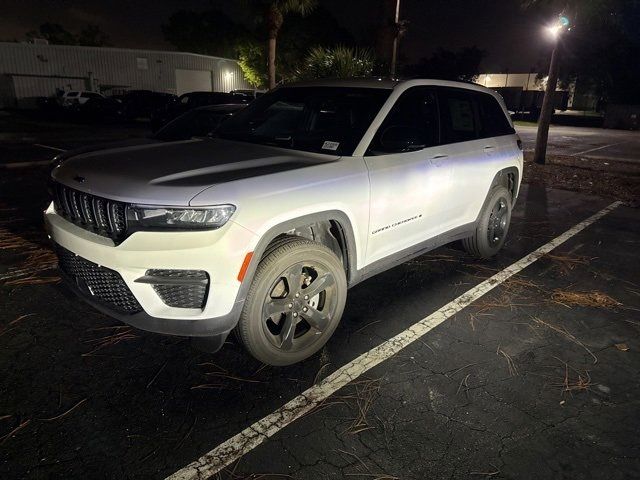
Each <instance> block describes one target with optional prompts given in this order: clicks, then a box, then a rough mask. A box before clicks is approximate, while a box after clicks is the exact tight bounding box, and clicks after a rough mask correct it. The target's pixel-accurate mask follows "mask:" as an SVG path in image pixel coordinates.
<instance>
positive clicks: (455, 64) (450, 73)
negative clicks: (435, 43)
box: [404, 46, 486, 82]
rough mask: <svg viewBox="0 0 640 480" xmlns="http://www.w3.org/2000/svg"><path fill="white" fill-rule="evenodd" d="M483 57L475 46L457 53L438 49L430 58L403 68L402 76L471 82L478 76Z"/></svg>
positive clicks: (483, 54)
mask: <svg viewBox="0 0 640 480" xmlns="http://www.w3.org/2000/svg"><path fill="white" fill-rule="evenodd" d="M485 55H486V53H485V52H484V51H483V50H480V49H479V48H478V47H475V46H473V47H466V48H462V49H460V50H458V51H452V50H445V49H444V48H439V49H438V50H436V51H435V52H434V54H433V55H432V56H431V57H430V58H423V59H421V60H420V62H419V63H417V64H415V65H408V66H407V67H405V69H404V75H405V76H408V77H427V78H439V79H442V80H458V81H464V82H472V81H474V80H475V79H476V78H477V77H478V75H479V74H480V64H481V63H482V60H483V59H484V57H485Z"/></svg>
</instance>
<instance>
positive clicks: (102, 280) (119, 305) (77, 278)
mask: <svg viewBox="0 0 640 480" xmlns="http://www.w3.org/2000/svg"><path fill="white" fill-rule="evenodd" d="M56 254H57V255H58V264H59V267H60V270H62V271H63V272H64V273H65V274H67V276H68V277H69V280H71V281H72V282H75V283H76V285H77V286H78V288H79V290H80V291H82V292H83V293H84V294H85V295H89V296H91V297H92V298H95V299H96V300H97V301H98V302H100V303H102V304H104V305H106V306H108V307H110V308H112V309H114V310H117V311H119V312H123V313H138V312H141V311H142V307H141V306H140V304H139V303H138V301H137V300H136V297H134V295H133V293H131V290H129V287H127V284H126V283H124V280H123V279H122V277H121V276H120V274H119V273H118V272H116V271H114V270H111V269H109V268H106V267H102V266H100V265H97V264H95V263H93V262H90V261H89V260H86V259H84V258H82V257H80V256H78V255H76V254H75V253H73V252H71V251H69V250H67V249H65V248H62V247H61V246H59V245H57V246H56Z"/></svg>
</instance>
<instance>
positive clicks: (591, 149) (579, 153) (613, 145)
mask: <svg viewBox="0 0 640 480" xmlns="http://www.w3.org/2000/svg"><path fill="white" fill-rule="evenodd" d="M623 143H627V142H618V143H612V144H610V145H602V146H601V147H596V148H590V149H589V150H585V151H584V152H578V153H572V154H571V156H572V157H577V156H578V155H584V154H585V153H590V152H595V151H597V150H603V149H605V148H609V147H615V146H616V145H622V144H623Z"/></svg>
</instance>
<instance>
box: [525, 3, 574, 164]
mask: <svg viewBox="0 0 640 480" xmlns="http://www.w3.org/2000/svg"><path fill="white" fill-rule="evenodd" d="M568 25H569V20H568V19H567V18H566V17H564V16H560V17H558V21H557V23H556V24H554V25H552V26H551V27H549V28H548V29H547V30H548V31H549V32H550V33H551V35H553V38H554V40H555V45H554V47H553V52H552V53H551V63H550V64H549V74H548V77H547V86H546V88H545V90H544V99H543V100H542V109H541V111H540V119H539V120H538V133H537V135H536V149H535V152H534V154H533V161H534V162H536V163H538V164H540V165H544V164H545V163H546V157H547V142H548V140H549V125H550V124H551V117H552V116H553V107H554V104H555V97H556V85H557V83H558V74H559V64H560V50H561V48H562V33H563V31H564V29H565V28H566V27H568Z"/></svg>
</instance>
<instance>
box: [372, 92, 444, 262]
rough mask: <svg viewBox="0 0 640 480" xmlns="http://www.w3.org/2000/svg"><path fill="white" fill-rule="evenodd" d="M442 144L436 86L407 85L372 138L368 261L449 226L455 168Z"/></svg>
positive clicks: (397, 250) (408, 246) (426, 238)
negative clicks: (453, 169)
mask: <svg viewBox="0 0 640 480" xmlns="http://www.w3.org/2000/svg"><path fill="white" fill-rule="evenodd" d="M446 149H447V147H443V146H440V121H439V113H438V100H437V95H436V92H435V90H434V89H433V88H430V87H413V88H410V89H408V90H407V91H405V92H404V93H403V94H402V95H401V96H400V97H399V98H398V100H397V102H396V104H395V105H394V106H393V108H392V109H391V110H390V112H389V114H388V115H387V118H386V119H385V120H384V122H383V123H382V125H381V126H380V128H379V129H378V131H377V133H376V135H375V136H374V138H373V140H372V141H371V145H370V146H369V148H368V150H367V153H366V154H365V159H364V160H365V163H366V166H367V168H368V170H369V181H370V188H371V196H370V209H369V212H370V213H369V232H368V234H369V238H368V243H367V254H366V263H367V264H371V263H373V262H376V261H378V260H381V259H383V258H385V257H388V256H390V255H393V254H396V253H399V252H401V251H402V250H405V249H409V248H411V247H413V246H416V245H417V244H419V243H421V242H423V241H425V240H428V239H430V238H432V237H434V236H436V235H438V234H440V233H443V231H444V230H443V229H446V224H447V223H448V222H447V221H446V220H447V214H448V210H449V207H448V204H449V200H450V199H449V195H450V194H451V191H452V188H451V185H452V182H453V178H452V177H453V174H452V171H451V169H450V168H449V165H450V163H449V162H446V161H443V160H446V157H447V152H446Z"/></svg>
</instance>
